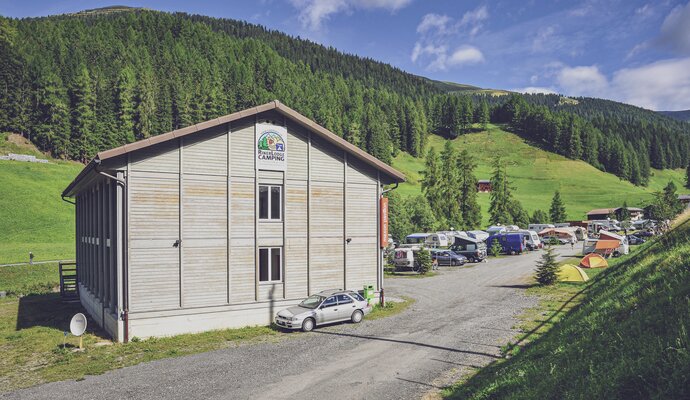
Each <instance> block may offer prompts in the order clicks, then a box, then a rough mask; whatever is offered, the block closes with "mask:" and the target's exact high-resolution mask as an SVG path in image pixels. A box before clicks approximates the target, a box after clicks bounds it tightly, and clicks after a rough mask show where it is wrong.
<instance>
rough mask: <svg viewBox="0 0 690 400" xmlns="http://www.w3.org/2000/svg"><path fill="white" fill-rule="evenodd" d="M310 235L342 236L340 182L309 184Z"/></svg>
mask: <svg viewBox="0 0 690 400" xmlns="http://www.w3.org/2000/svg"><path fill="white" fill-rule="evenodd" d="M310 210H311V215H310V231H311V233H310V234H311V237H312V238H313V240H315V241H316V243H314V244H318V239H319V238H341V239H342V237H343V222H344V221H343V185H342V183H340V184H338V183H331V182H313V183H312V184H311V209H310Z"/></svg>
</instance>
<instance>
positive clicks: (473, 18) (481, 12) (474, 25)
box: [458, 6, 489, 37]
mask: <svg viewBox="0 0 690 400" xmlns="http://www.w3.org/2000/svg"><path fill="white" fill-rule="evenodd" d="M488 18H489V10H488V9H487V8H486V6H480V7H477V8H476V9H474V10H472V11H468V12H466V13H465V14H463V15H462V18H461V19H460V22H459V23H458V26H459V27H467V28H469V34H470V37H474V36H476V35H477V33H479V30H480V29H481V28H482V27H483V26H484V21H485V20H486V19H488Z"/></svg>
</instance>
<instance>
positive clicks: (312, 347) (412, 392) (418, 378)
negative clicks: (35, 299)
mask: <svg viewBox="0 0 690 400" xmlns="http://www.w3.org/2000/svg"><path fill="white" fill-rule="evenodd" d="M559 250H560V251H561V252H562V253H564V256H565V255H569V253H574V252H573V251H571V250H570V247H569V246H567V248H566V246H561V248H560V249H559ZM540 254H541V252H533V253H529V254H525V255H522V256H506V257H502V258H499V259H491V260H490V261H489V262H486V263H480V264H477V265H474V266H472V265H473V264H468V266H469V267H463V268H446V267H441V268H440V271H441V272H440V274H439V275H437V276H434V277H431V278H427V279H409V278H388V279H387V280H386V282H385V288H386V293H387V294H389V295H391V296H396V297H397V296H407V297H411V298H414V299H416V302H415V303H414V304H413V305H412V306H411V307H410V309H409V310H407V311H406V312H404V313H402V314H398V315H395V316H393V317H390V318H384V319H378V320H372V321H367V320H366V319H365V320H364V322H363V323H361V324H359V325H352V324H342V325H336V326H331V327H328V328H320V329H316V330H315V331H314V332H311V333H308V334H304V333H292V334H288V335H285V336H286V337H287V339H286V340H280V341H278V342H277V343H259V344H249V345H244V346H240V347H237V348H231V349H224V350H219V351H214V352H209V353H203V354H197V355H193V356H187V357H180V358H171V359H165V360H160V361H154V362H150V363H145V364H139V365H137V366H133V367H128V368H124V369H120V370H116V371H111V372H108V373H106V374H103V375H99V376H92V377H87V378H86V379H85V380H82V381H78V382H77V381H64V382H56V383H50V384H46V385H42V386H37V387H33V388H29V389H26V390H22V391H18V392H13V393H9V394H5V395H4V396H3V395H0V397H1V398H10V399H15V398H16V399H21V398H31V399H51V400H54V399H70V400H71V399H74V398H89V399H106V398H136V399H161V398H165V399H190V398H191V399H229V398H232V399H248V398H252V399H278V398H300V399H323V398H333V399H416V398H420V397H421V396H423V395H424V394H425V393H427V392H429V391H430V390H434V389H435V388H439V387H442V386H443V385H446V384H448V383H450V382H451V381H452V380H454V379H456V378H457V377H458V376H460V374H462V373H463V372H466V371H468V370H469V369H472V368H478V367H481V366H483V365H486V364H487V363H489V362H491V361H492V360H494V359H496V358H497V357H498V356H499V352H500V346H501V345H504V344H505V343H506V342H507V341H508V340H510V339H511V338H512V337H514V336H515V334H516V333H517V332H516V331H515V330H514V329H513V326H514V325H515V324H516V322H517V321H516V319H515V316H516V315H518V314H519V313H520V312H522V310H524V309H525V308H527V307H531V306H534V305H535V304H536V301H537V299H536V298H533V297H527V296H525V295H524V289H525V282H527V281H528V279H529V277H530V276H531V274H532V273H533V270H534V266H535V263H536V262H537V260H538V258H539V256H540Z"/></svg>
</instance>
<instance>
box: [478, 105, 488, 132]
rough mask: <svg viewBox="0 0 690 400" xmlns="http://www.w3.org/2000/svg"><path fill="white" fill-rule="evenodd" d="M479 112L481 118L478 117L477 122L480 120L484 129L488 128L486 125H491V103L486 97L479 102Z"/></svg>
mask: <svg viewBox="0 0 690 400" xmlns="http://www.w3.org/2000/svg"><path fill="white" fill-rule="evenodd" d="M478 114H479V118H477V122H479V124H480V125H481V127H482V129H486V127H487V126H488V125H489V119H490V114H489V104H488V103H487V102H486V99H484V98H483V99H482V101H481V103H480V104H479V108H478Z"/></svg>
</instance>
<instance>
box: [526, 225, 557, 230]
mask: <svg viewBox="0 0 690 400" xmlns="http://www.w3.org/2000/svg"><path fill="white" fill-rule="evenodd" d="M548 228H555V226H554V225H553V224H529V226H528V227H527V230H530V231H535V232H541V231H543V230H544V229H548Z"/></svg>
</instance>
